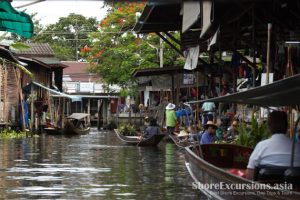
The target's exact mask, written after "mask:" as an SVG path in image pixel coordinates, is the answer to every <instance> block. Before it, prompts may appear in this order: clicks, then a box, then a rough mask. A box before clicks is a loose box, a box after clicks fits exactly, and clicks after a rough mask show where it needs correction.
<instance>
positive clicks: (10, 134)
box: [0, 129, 31, 139]
mask: <svg viewBox="0 0 300 200" xmlns="http://www.w3.org/2000/svg"><path fill="white" fill-rule="evenodd" d="M28 136H31V135H29V134H27V133H26V132H22V131H21V132H18V131H14V130H7V129H4V130H2V131H1V132H0V139H22V138H26V137H28Z"/></svg>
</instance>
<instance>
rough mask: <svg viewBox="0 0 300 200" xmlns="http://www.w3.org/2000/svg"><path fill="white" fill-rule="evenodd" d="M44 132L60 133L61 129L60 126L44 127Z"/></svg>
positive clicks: (50, 133) (49, 133) (61, 132)
mask: <svg viewBox="0 0 300 200" xmlns="http://www.w3.org/2000/svg"><path fill="white" fill-rule="evenodd" d="M44 132H45V133H47V134H48V135H62V134H63V130H62V129H61V128H57V127H47V128H44Z"/></svg>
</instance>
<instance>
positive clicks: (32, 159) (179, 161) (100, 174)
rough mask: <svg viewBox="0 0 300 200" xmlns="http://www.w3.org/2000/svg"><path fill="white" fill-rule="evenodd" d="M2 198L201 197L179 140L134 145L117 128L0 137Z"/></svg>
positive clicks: (0, 197) (0, 185)
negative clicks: (76, 133) (117, 133)
mask: <svg viewBox="0 0 300 200" xmlns="http://www.w3.org/2000/svg"><path fill="white" fill-rule="evenodd" d="M0 148H1V151H0V199H199V198H200V197H199V192H198V191H195V190H193V189H192V187H191V183H192V179H191V178H190V176H189V174H188V172H187V170H186V168H185V166H184V155H183V153H182V151H181V150H179V149H178V148H176V147H175V146H174V145H173V144H165V143H161V144H160V145H159V146H158V147H135V146H134V147H130V146H125V145H123V144H122V143H120V142H119V141H118V139H117V138H116V136H115V135H114V133H113V132H108V131H101V132H97V131H96V130H94V131H92V132H91V133H90V134H88V135H83V136H80V137H72V138H67V137H63V136H48V135H41V136H40V137H38V138H29V139H23V140H1V141H0Z"/></svg>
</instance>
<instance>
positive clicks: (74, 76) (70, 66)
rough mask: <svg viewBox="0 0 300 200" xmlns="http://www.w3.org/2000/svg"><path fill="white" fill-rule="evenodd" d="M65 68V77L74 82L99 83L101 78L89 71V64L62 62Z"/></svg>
mask: <svg viewBox="0 0 300 200" xmlns="http://www.w3.org/2000/svg"><path fill="white" fill-rule="evenodd" d="M61 63H62V64H63V65H65V66H67V67H66V68H64V77H68V78H71V80H72V81H80V82H85V81H86V82H90V81H99V80H100V79H101V77H100V76H99V75H97V74H94V73H90V72H89V71H88V68H89V63H87V62H76V61H62V62H61Z"/></svg>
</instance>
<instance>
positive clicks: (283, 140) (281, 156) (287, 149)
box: [247, 111, 300, 179]
mask: <svg viewBox="0 0 300 200" xmlns="http://www.w3.org/2000/svg"><path fill="white" fill-rule="evenodd" d="M268 126H269V129H270V131H271V133H272V137H271V138H269V139H267V140H263V141H261V142H259V143H258V144H257V145H256V147H255V149H254V151H253V152H252V154H251V156H250V158H249V162H248V166H247V178H248V179H253V175H254V169H255V167H257V166H259V165H269V166H281V167H288V166H290V164H291V152H292V142H293V141H292V140H291V139H290V138H289V137H288V136H287V135H286V132H287V128H288V121H287V114H286V113H285V112H283V111H273V112H272V113H270V114H269V117H268ZM294 166H295V167H299V166H300V144H299V143H296V145H295V157H294Z"/></svg>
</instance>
